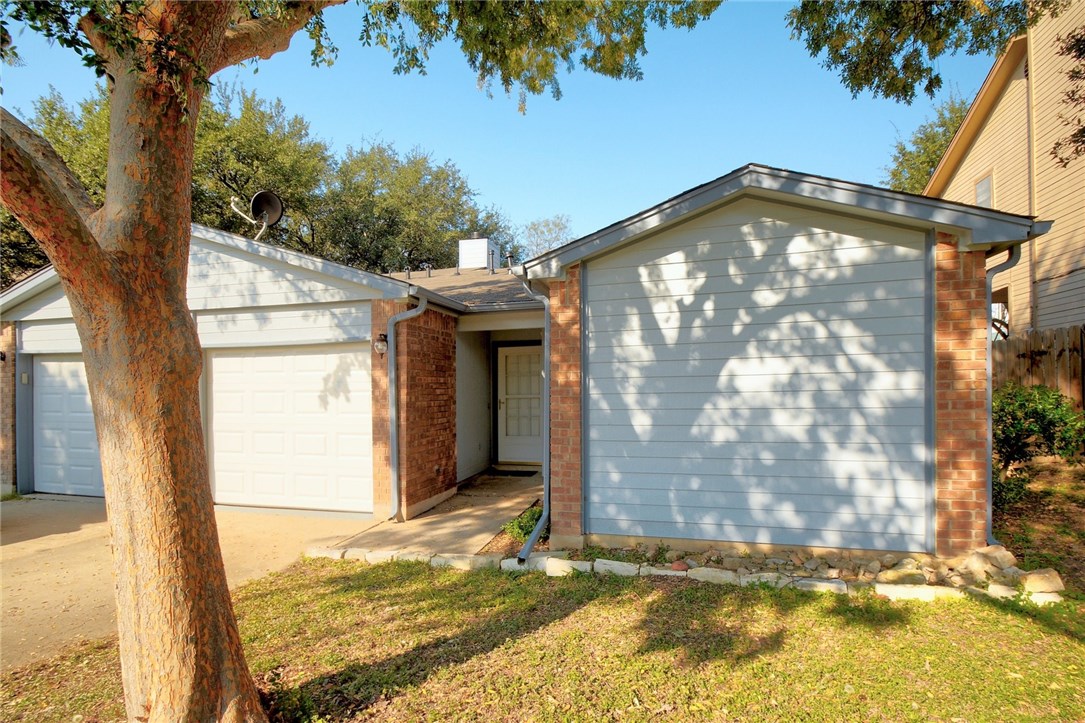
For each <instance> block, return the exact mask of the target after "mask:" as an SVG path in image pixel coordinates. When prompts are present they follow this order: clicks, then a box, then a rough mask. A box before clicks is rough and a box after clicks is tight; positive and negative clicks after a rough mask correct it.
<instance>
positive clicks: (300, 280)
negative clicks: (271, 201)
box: [0, 224, 412, 321]
mask: <svg viewBox="0 0 1085 723" xmlns="http://www.w3.org/2000/svg"><path fill="white" fill-rule="evenodd" d="M188 292H189V305H190V307H191V308H192V309H193V310H200V309H225V308H243V307H252V306H269V305H282V304H296V303H306V302H324V301H340V300H348V299H377V298H405V297H407V296H408V295H410V294H411V292H412V287H411V286H410V285H409V284H406V283H403V282H401V281H397V280H395V279H391V278H389V277H386V276H380V275H378V274H372V273H368V272H365V271H360V270H358V269H354V268H350V267H348V266H342V265H340V264H336V263H332V262H330V261H326V260H324V259H319V258H315V257H312V256H307V255H305V254H301V253H298V252H296V251H290V250H288V249H284V248H279V247H275V246H269V245H268V244H264V243H260V242H258V241H252V240H250V239H246V238H243V237H241V236H236V235H234V234H230V233H226V232H224V231H218V230H216V229H211V228H207V227H205V226H199V225H196V224H193V226H192V243H191V245H190V249H189V276H188ZM0 309H3V311H4V317H5V319H6V320H13V321H14V320H20V319H61V318H70V317H71V308H70V306H69V305H68V301H67V299H66V298H65V297H64V294H63V292H62V291H61V287H60V278H59V277H58V276H57V273H56V271H55V269H53V268H52V267H47V268H45V269H42V270H41V271H39V272H38V273H36V274H34V275H33V276H31V277H29V278H27V279H24V280H23V281H21V282H19V283H18V284H15V285H14V286H12V287H11V288H9V289H8V290H7V291H5V292H4V293H3V294H0Z"/></svg>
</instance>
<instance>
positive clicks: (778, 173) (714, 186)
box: [524, 164, 1043, 279]
mask: <svg viewBox="0 0 1085 723" xmlns="http://www.w3.org/2000/svg"><path fill="white" fill-rule="evenodd" d="M747 197H753V198H764V199H766V200H772V201H777V202H782V203H789V204H794V205H800V206H806V207H810V208H817V209H821V210H827V211H831V212H835V213H840V214H844V215H849V216H856V217H861V218H868V219H872V220H875V221H879V222H881V223H886V224H891V225H896V226H902V227H905V228H913V229H922V230H930V229H936V230H940V231H946V232H948V233H952V234H953V235H955V236H957V237H958V238H959V239H960V240H961V243H962V244H963V245H965V246H967V247H968V248H971V249H977V250H982V249H987V248H997V247H1001V246H1010V245H1014V244H1016V243H1020V242H1022V241H1024V240H1025V239H1027V238H1029V237H1030V236H1032V235H1037V234H1038V233H1041V232H1042V228H1043V227H1042V225H1041V224H1037V223H1035V222H1034V221H1033V220H1032V219H1031V218H1029V217H1026V216H1018V215H1015V214H1008V213H1002V212H999V211H993V210H991V209H986V208H979V207H976V206H967V205H964V204H959V203H951V202H949V201H943V200H940V199H933V198H927V197H925V196H917V195H914V194H909V193H900V192H897V191H890V190H888V189H884V188H878V187H876V186H868V185H864V184H859V183H851V182H849V181H841V180H838V179H832V178H826V177H823V176H814V175H809V174H803V173H796V172H794V171H787V170H783V169H778V168H770V167H768V166H759V165H753V164H751V165H747V166H743V167H742V168H739V169H737V170H735V171H732V172H731V173H729V174H727V175H726V176H721V177H720V178H717V179H716V180H714V181H710V182H708V183H705V184H703V185H700V186H697V187H696V188H692V189H690V190H688V191H686V192H685V193H682V194H679V195H678V196H675V197H673V198H670V199H668V200H666V201H664V202H663V203H660V204H658V205H656V206H653V207H652V208H649V209H646V210H644V211H641V212H640V213H638V214H635V215H633V216H630V217H629V218H627V219H624V220H622V221H619V222H618V223H615V224H612V225H610V226H607V227H606V228H604V229H601V230H599V231H596V232H595V233H593V234H589V235H588V236H584V237H583V238H580V239H578V240H576V241H573V242H572V243H569V244H566V245H565V246H562V247H560V248H557V249H554V250H553V251H549V252H547V253H545V254H542V255H540V256H538V257H536V258H534V259H531V260H530V261H528V262H526V263H525V264H524V273H526V275H527V277H528V278H531V279H547V278H558V277H560V275H561V273H562V269H563V268H564V267H565V266H567V265H569V264H572V263H576V262H578V261H582V260H585V259H588V258H590V257H593V256H596V255H599V254H602V253H605V252H608V251H611V250H613V249H616V248H619V247H621V246H623V245H625V244H628V243H633V242H635V241H637V240H638V239H641V238H644V237H645V236H647V235H649V234H653V233H656V232H658V231H661V230H663V229H665V228H667V227H669V226H671V225H674V224H676V223H682V222H685V221H687V220H689V219H690V218H693V217H694V216H696V215H699V214H702V213H706V212H708V211H711V210H713V209H716V208H719V207H720V206H722V205H724V204H726V203H730V202H733V201H735V200H738V199H740V198H747Z"/></svg>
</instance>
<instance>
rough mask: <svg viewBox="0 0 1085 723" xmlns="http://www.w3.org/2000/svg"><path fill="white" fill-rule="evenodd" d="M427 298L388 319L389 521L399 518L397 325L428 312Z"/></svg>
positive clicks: (421, 298) (420, 299)
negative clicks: (390, 486)
mask: <svg viewBox="0 0 1085 723" xmlns="http://www.w3.org/2000/svg"><path fill="white" fill-rule="evenodd" d="M426 303H427V302H426V297H424V296H422V297H419V299H418V306H416V307H414V308H413V309H408V310H407V311H401V312H400V313H398V314H396V315H395V316H393V317H391V318H390V319H388V427H389V436H388V455H389V462H390V467H391V475H390V476H391V478H392V513H391V514H390V515H389V519H393V520H394V519H396V518H398V517H399V511H400V509H399V508H400V505H401V502H400V498H399V394H398V393H397V388H396V324H398V323H399V322H401V321H406V320H407V319H413V318H414V317H416V316H418V315H419V314H421V313H422V312H423V311H425V310H426Z"/></svg>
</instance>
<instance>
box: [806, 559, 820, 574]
mask: <svg viewBox="0 0 1085 723" xmlns="http://www.w3.org/2000/svg"><path fill="white" fill-rule="evenodd" d="M819 565H821V560H819V559H818V558H816V557H811V558H810V559H809V560H807V561H806V562H804V563H803V564H802V566H803V567H805V568H806V569H807V570H810V571H811V572H813V571H814V570H816V569H818V566H819Z"/></svg>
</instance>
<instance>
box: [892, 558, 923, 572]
mask: <svg viewBox="0 0 1085 723" xmlns="http://www.w3.org/2000/svg"><path fill="white" fill-rule="evenodd" d="M893 569H894V570H904V571H912V570H918V569H919V562H918V561H916V560H915V559H913V558H911V557H906V558H904V559H903V560H901V561H900V562H898V563H897V564H896V565H894V566H893Z"/></svg>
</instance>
